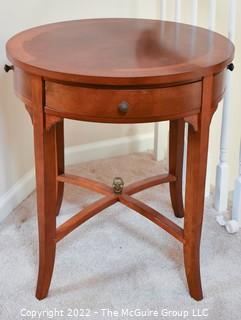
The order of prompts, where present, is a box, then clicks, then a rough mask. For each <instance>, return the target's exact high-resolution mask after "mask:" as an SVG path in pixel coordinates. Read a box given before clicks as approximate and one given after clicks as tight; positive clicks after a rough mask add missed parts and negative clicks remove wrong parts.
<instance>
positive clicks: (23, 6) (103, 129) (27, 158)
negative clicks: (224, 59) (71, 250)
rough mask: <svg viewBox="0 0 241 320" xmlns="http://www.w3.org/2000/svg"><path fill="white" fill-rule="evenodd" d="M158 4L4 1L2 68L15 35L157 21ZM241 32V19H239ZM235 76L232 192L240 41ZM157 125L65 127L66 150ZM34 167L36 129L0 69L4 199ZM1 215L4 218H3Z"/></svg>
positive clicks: (223, 26) (154, 0) (221, 0)
mask: <svg viewBox="0 0 241 320" xmlns="http://www.w3.org/2000/svg"><path fill="white" fill-rule="evenodd" d="M227 2H228V0H218V5H219V9H218V16H217V20H218V22H217V31H219V32H222V33H224V34H226V30H227V19H226V17H227ZM167 3H168V18H169V19H172V18H173V3H174V1H173V0H167ZM190 4H191V0H183V5H184V7H183V13H184V16H183V20H184V21H186V22H190V18H188V17H189V13H190V8H191V6H190ZM199 10H200V14H199V24H200V25H202V26H206V25H207V12H208V0H200V1H199ZM159 11H160V8H159V1H158V0H148V1H147V0H121V1H120V0H102V1H100V0H88V1H86V0H71V1H67V0H61V1H60V0H48V1H47V0H31V1H29V0H21V1H19V0H8V1H5V0H0V66H3V65H4V63H6V62H7V60H6V57H5V42H6V41H7V39H8V38H9V37H11V36H12V35H13V34H15V33H17V32H19V31H21V30H23V29H26V28H29V27H32V26H36V25H39V24H45V23H49V22H55V21H60V20H70V19H82V18H93V17H145V18H158V17H159V15H160V14H159ZM238 16H239V17H241V2H240V1H238ZM238 20H239V21H238V30H240V27H241V26H240V23H241V19H240V18H239V19H238ZM236 46H237V51H236V59H235V65H236V70H235V72H234V94H233V103H232V110H231V121H232V126H231V130H230V151H229V163H230V168H231V172H230V188H231V187H232V186H233V181H234V178H235V176H236V175H237V168H238V147H239V137H240V131H241V129H240V127H241V126H240V124H239V123H240V114H241V112H240V104H241V102H240V101H241V93H240V89H239V85H240V81H239V79H241V71H240V70H241V69H240V66H241V59H240V57H241V55H240V52H241V37H240V36H239V35H238V37H237V42H236ZM220 123H221V107H220V109H219V111H218V112H217V114H216V115H215V117H214V121H213V124H212V129H211V139H210V155H211V159H212V160H211V178H212V181H213V182H214V179H215V166H216V163H217V161H218V154H219V139H220ZM152 130H153V125H151V124H147V125H134V126H133V125H131V126H129V125H118V126H117V125H114V126H113V125H106V124H98V125H97V124H91V123H83V122H71V121H67V125H66V142H67V146H73V145H80V144H83V143H90V142H95V141H100V140H101V141H102V140H105V139H110V138H111V137H112V138H118V137H125V136H133V135H137V134H139V133H148V132H152ZM32 167H33V139H32V125H31V122H30V119H29V116H28V114H27V112H26V111H25V109H24V106H23V104H22V103H21V102H20V101H19V100H18V99H17V98H16V97H15V96H14V92H13V83H12V74H11V72H10V73H8V74H6V73H4V72H3V70H2V68H0V199H1V197H4V195H6V192H7V191H8V190H9V189H10V188H11V187H12V186H13V185H14V184H15V183H16V182H17V181H18V180H19V179H20V178H21V177H23V176H24V175H25V174H26V173H27V172H29V170H31V168H32ZM0 215H1V213H0Z"/></svg>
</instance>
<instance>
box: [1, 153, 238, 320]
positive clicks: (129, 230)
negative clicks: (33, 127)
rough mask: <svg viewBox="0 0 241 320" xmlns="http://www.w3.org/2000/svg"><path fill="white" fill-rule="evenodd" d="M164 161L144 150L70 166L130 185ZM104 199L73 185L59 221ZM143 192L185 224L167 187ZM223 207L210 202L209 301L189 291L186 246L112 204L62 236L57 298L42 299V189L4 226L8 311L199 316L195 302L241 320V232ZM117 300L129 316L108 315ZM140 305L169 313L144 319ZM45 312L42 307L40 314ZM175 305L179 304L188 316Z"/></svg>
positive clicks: (213, 315)
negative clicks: (227, 224) (232, 229)
mask: <svg viewBox="0 0 241 320" xmlns="http://www.w3.org/2000/svg"><path fill="white" fill-rule="evenodd" d="M163 167H164V166H163V164H162V163H157V162H155V161H153V160H152V156H151V154H148V153H143V154H132V155H129V156H123V157H118V158H112V159H106V160H102V161H93V162H90V163H88V164H81V165H78V166H73V167H70V168H68V171H69V172H72V173H77V174H81V175H84V176H86V177H90V178H95V179H99V180H101V181H104V182H106V183H108V184H110V185H111V183H112V179H113V177H114V176H119V175H120V176H122V177H123V178H124V180H125V182H126V183H129V182H132V181H135V180H136V179H140V178H142V177H145V176H150V175H153V174H157V173H160V172H163V171H164V168H163ZM98 197H99V195H97V194H94V193H89V192H88V191H85V190H82V189H79V188H77V187H73V186H67V187H66V189H65V197H64V203H63V207H62V210H61V213H60V216H59V218H58V223H60V222H63V221H64V220H66V219H67V218H68V217H70V216H71V215H72V214H74V213H76V212H77V211H78V210H79V209H80V208H83V207H85V206H86V205H88V204H89V203H91V202H92V201H93V200H95V199H97V198H98ZM136 197H138V198H140V199H142V200H144V201H145V202H147V203H148V204H149V205H151V206H153V207H155V208H157V209H158V210H160V211H161V212H163V213H165V214H166V215H167V216H168V217H170V218H172V219H173V220H174V221H178V223H179V224H182V220H178V219H176V218H174V215H173V213H172V210H171V208H170V204H169V195H168V187H167V185H165V186H159V187H155V188H152V189H149V190H147V191H144V192H142V193H140V194H138V195H136ZM215 215H216V212H215V211H214V210H213V209H212V206H211V204H207V205H206V208H205V219H204V228H203V241H202V251H201V252H202V254H201V265H202V280H203V289H204V294H205V298H204V300H203V301H201V302H196V301H194V300H193V299H191V298H190V296H189V294H188V291H187V287H186V279H185V275H184V268H183V255H182V246H181V244H180V243H178V242H177V241H176V240H175V239H174V238H172V237H171V236H169V235H168V234H167V233H165V231H163V230H161V229H160V228H158V227H157V226H156V225H154V224H153V223H151V222H149V221H148V220H146V219H145V218H143V217H142V216H140V215H138V214H136V213H134V212H133V211H131V210H130V209H128V208H126V207H124V206H123V205H121V204H116V205H114V206H112V207H110V208H108V209H107V210H105V211H104V212H103V213H102V214H99V215H98V216H96V217H94V218H93V219H92V220H90V221H88V222H87V223H85V224H84V225H82V226H81V227H80V228H78V229H77V230H76V231H74V232H73V233H72V234H71V235H69V236H68V237H66V238H65V239H64V240H62V241H61V242H60V243H59V244H58V250H57V257H56V264H55V270H54V276H53V279H52V285H51V289H50V292H49V296H48V298H46V299H45V300H43V301H38V300H36V299H35V297H34V291H35V281H36V275H37V224H36V204H35V194H32V195H31V196H30V197H28V198H27V199H26V200H25V201H24V202H23V203H22V204H21V205H20V206H19V207H18V208H17V209H16V210H15V211H14V212H13V213H12V214H11V215H10V216H9V217H8V218H7V219H6V220H5V221H4V222H3V223H2V224H1V225H0V319H1V320H2V319H4V320H7V319H11V320H15V319H51V318H52V315H53V314H52V313H51V312H53V311H54V310H57V311H56V312H60V311H61V310H62V311H63V312H62V314H64V316H61V314H60V316H56V315H55V316H54V317H53V318H54V319H77V318H78V317H77V315H81V311H78V309H90V314H91V316H90V317H79V318H89V319H127V318H128V319H161V318H163V319H180V318H181V319H184V318H185V319H193V318H194V317H193V316H192V313H193V309H194V312H195V314H197V312H198V309H199V311H200V312H204V313H206V312H207V310H205V309H206V308H207V309H208V314H209V316H208V319H212V320H213V319H227V320H232V319H233V320H234V319H235V320H236V319H241V241H240V240H241V234H240V233H239V234H236V235H229V234H227V233H226V231H225V230H224V229H222V228H221V227H219V226H218V225H217V224H216V222H215ZM68 308H70V310H68ZM74 308H77V309H76V310H75V315H72V316H71V310H72V309H74ZM107 308H109V309H110V310H111V311H116V312H118V311H119V312H122V309H123V310H124V312H126V309H128V310H129V316H125V314H124V315H123V317H122V316H121V315H119V316H117V317H114V316H113V317H110V313H109V314H108V315H107V314H106V315H105V316H102V314H103V313H102V311H101V309H107ZM135 309H141V310H144V311H148V310H149V311H157V312H158V314H159V316H158V317H155V316H154V315H153V314H152V315H151V316H145V317H144V316H142V317H141V316H138V310H137V311H136V315H134V316H133V317H132V315H133V314H132V312H133V311H135ZM37 311H38V312H42V313H40V314H39V315H36V316H35V317H34V315H35V314H34V312H35V313H36V312H37ZM47 311H48V314H47V313H46V312H47ZM167 311H169V312H177V311H178V312H179V316H178V315H177V314H175V313H173V314H172V315H171V313H170V314H169V315H168V314H166V312H167ZM21 312H22V316H21ZM43 312H45V313H43ZM85 312H86V313H88V311H87V310H86V311H85ZM181 312H185V313H183V314H182V313H181ZM68 313H69V315H70V316H69V317H68ZM150 313H151V312H149V314H150ZM126 314H127V313H126ZM156 314H157V313H156ZM187 314H189V315H188V316H187ZM25 315H28V316H25ZM31 316H32V318H31ZM201 318H205V317H201Z"/></svg>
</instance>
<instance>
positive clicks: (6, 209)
mask: <svg viewBox="0 0 241 320" xmlns="http://www.w3.org/2000/svg"><path fill="white" fill-rule="evenodd" d="M153 139H154V137H153V134H152V133H148V134H143V135H138V136H129V137H123V138H116V139H110V140H103V141H98V142H93V143H89V144H83V145H78V146H73V147H68V148H66V161H65V162H66V165H72V164H77V163H80V162H86V161H90V160H96V159H104V158H108V157H113V156H119V155H124V154H128V153H132V152H143V151H146V150H150V149H153ZM34 188H35V172H34V169H31V170H30V171H29V172H27V173H26V174H25V175H24V176H23V177H22V178H21V179H19V180H18V181H17V182H16V183H15V184H14V185H13V186H12V187H11V188H10V189H9V190H8V191H7V192H6V193H5V194H4V195H2V196H1V197H0V222H1V221H3V220H4V219H5V218H6V217H7V216H8V215H9V214H10V213H11V211H12V210H13V209H15V208H16V207H17V206H18V205H19V204H20V203H21V202H22V201H23V200H24V199H25V198H26V197H27V196H28V195H29V194H30V193H31V192H32V191H33V190H34Z"/></svg>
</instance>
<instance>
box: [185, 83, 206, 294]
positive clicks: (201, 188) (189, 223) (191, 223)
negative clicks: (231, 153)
mask: <svg viewBox="0 0 241 320" xmlns="http://www.w3.org/2000/svg"><path fill="white" fill-rule="evenodd" d="M211 92H212V77H208V78H206V79H204V84H203V103H202V112H201V114H200V116H199V128H198V131H196V132H195V131H194V129H193V127H192V126H190V125H189V130H188V151H187V178H186V197H185V217H184V264H185V271H186V276H187V282H188V287H189V291H190V295H191V296H192V297H193V298H194V299H196V300H201V299H202V298H203V293H202V285H201V276H200V240H201V231H202V221H203V208H204V195H205V178H206V166H207V151H208V138H209V124H210V120H211V102H212V96H211Z"/></svg>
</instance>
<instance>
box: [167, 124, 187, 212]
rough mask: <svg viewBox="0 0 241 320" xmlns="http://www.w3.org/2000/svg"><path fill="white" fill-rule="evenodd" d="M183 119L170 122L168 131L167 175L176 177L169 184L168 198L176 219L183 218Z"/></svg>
mask: <svg viewBox="0 0 241 320" xmlns="http://www.w3.org/2000/svg"><path fill="white" fill-rule="evenodd" d="M184 129H185V123H184V120H183V119H180V120H173V121H170V131H169V173H170V174H172V175H174V176H176V181H174V182H170V184H169V186H170V196H171V203H172V207H173V211H174V214H175V216H176V217H178V218H183V217H184V209H183V197H182V169H183V150H184Z"/></svg>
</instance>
